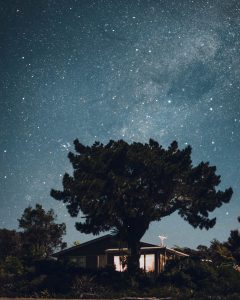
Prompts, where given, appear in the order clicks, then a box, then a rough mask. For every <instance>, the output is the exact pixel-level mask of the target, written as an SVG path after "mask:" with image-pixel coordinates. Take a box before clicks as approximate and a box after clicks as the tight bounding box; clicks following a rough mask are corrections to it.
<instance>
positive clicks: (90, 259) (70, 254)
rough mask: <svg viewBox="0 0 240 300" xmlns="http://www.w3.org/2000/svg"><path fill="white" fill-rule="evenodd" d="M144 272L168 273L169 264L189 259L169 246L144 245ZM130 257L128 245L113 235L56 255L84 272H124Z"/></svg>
mask: <svg viewBox="0 0 240 300" xmlns="http://www.w3.org/2000/svg"><path fill="white" fill-rule="evenodd" d="M140 247H141V248H140V254H141V256H140V261H139V263H140V268H142V269H143V270H145V271H146V272H155V273H156V274H158V273H160V272H162V271H164V268H165V265H166V263H167V261H169V260H179V259H181V258H184V257H188V256H189V255H187V254H185V253H183V252H179V251H176V250H174V249H171V248H167V247H165V246H158V245H153V244H149V243H145V242H140ZM127 254H128V249H127V244H126V243H125V242H121V241H120V240H119V239H117V238H116V237H115V236H113V235H110V234H108V235H105V236H102V237H99V238H96V239H93V240H90V241H88V242H85V243H83V244H80V245H76V246H73V247H71V248H68V249H64V250H62V251H59V252H57V253H55V254H53V257H56V258H57V259H58V260H62V261H71V262H73V263H76V265H77V266H79V267H83V268H91V269H95V268H104V267H106V266H115V268H116V270H117V271H123V270H124V267H123V265H122V261H123V259H124V257H126V256H127Z"/></svg>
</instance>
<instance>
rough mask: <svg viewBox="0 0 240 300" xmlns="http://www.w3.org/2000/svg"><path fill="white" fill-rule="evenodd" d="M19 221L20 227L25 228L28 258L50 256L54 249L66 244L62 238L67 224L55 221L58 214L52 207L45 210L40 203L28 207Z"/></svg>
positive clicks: (24, 239)
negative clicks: (33, 206)
mask: <svg viewBox="0 0 240 300" xmlns="http://www.w3.org/2000/svg"><path fill="white" fill-rule="evenodd" d="M18 221H19V228H21V229H23V233H22V243H23V248H24V251H23V252H24V253H25V255H27V257H28V258H45V257H49V256H50V255H51V254H52V253H53V252H54V250H56V249H59V248H60V249H62V248H64V247H65V246H66V243H64V242H63V240H62V236H63V235H64V234H65V233H66V225H65V224H64V223H62V224H56V223H55V221H56V215H55V214H54V211H53V210H52V209H51V210H49V211H45V210H44V209H43V207H42V206H41V205H39V204H36V206H35V208H32V207H27V208H26V209H25V210H24V212H23V215H22V217H21V219H19V220H18Z"/></svg>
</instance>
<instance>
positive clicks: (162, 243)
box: [158, 235, 167, 247]
mask: <svg viewBox="0 0 240 300" xmlns="http://www.w3.org/2000/svg"><path fill="white" fill-rule="evenodd" d="M158 237H159V238H160V241H161V244H160V246H161V247H164V240H166V239H167V237H166V236H163V235H159V236H158Z"/></svg>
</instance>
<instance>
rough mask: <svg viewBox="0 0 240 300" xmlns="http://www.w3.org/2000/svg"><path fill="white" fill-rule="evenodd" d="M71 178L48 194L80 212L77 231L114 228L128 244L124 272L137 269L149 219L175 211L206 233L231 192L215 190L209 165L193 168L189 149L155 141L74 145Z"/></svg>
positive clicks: (71, 210) (215, 179) (73, 213)
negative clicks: (126, 262)
mask: <svg viewBox="0 0 240 300" xmlns="http://www.w3.org/2000/svg"><path fill="white" fill-rule="evenodd" d="M74 145H75V151H76V154H74V153H72V152H70V153H69V154H68V157H69V159H70V162H71V163H72V166H73V169H74V172H73V175H72V176H71V175H69V174H65V175H64V177H63V191H57V190H51V196H52V197H54V198H55V199H57V200H61V201H63V202H64V203H66V206H67V209H68V212H69V213H70V215H71V216H73V217H76V216H78V214H79V212H80V211H81V212H82V213H83V218H84V219H83V220H84V221H83V222H77V223H76V228H77V229H78V230H79V231H81V232H83V233H93V234H99V233H100V232H102V231H109V230H113V231H114V232H115V233H117V235H118V236H119V237H120V238H121V239H122V240H124V241H126V242H127V243H128V248H129V256H128V270H129V271H130V272H134V271H136V270H137V269H138V267H139V255H140V254H139V253H140V251H139V247H140V239H141V238H142V236H143V235H144V233H145V232H146V230H147V229H148V227H149V224H150V223H151V222H152V221H160V220H161V219H162V218H163V217H166V216H168V215H170V214H172V213H174V212H175V211H178V213H179V215H180V216H181V217H183V218H184V220H186V221H187V222H189V223H190V224H191V225H192V226H193V227H195V228H196V227H200V228H206V229H209V228H211V227H213V226H214V224H215V222H216V219H215V218H213V219H210V218H209V212H212V211H213V210H214V209H215V208H216V207H220V206H221V205H222V204H223V203H227V202H229V200H230V198H231V195H232V189H231V188H229V189H226V190H225V191H220V190H217V189H216V187H217V186H218V185H219V183H220V176H218V175H216V174H215V172H216V167H214V166H210V165H209V163H208V162H206V163H204V162H201V163H200V164H199V165H197V166H193V165H192V161H191V147H190V146H188V147H186V148H185V149H182V150H180V149H179V148H178V144H177V142H176V141H174V142H173V143H172V144H171V145H170V146H169V148H168V149H164V148H162V146H160V145H159V144H158V143H157V142H156V141H154V140H152V139H150V140H149V143H146V144H142V143H135V142H134V143H132V144H128V143H127V142H125V141H123V140H119V141H112V140H110V141H109V143H107V144H106V145H103V144H101V143H99V142H95V143H94V144H93V145H92V146H85V145H83V144H81V143H80V142H79V141H78V140H75V141H74Z"/></svg>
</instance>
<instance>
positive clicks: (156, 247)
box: [105, 246, 189, 257]
mask: <svg viewBox="0 0 240 300" xmlns="http://www.w3.org/2000/svg"><path fill="white" fill-rule="evenodd" d="M127 250H128V249H127V248H121V249H118V248H115V249H106V250H105V252H107V253H118V252H127ZM141 250H143V251H144V250H150V251H151V250H153V251H154V250H160V251H165V250H166V251H167V252H170V253H172V254H175V255H178V256H184V257H189V255H188V254H186V253H183V252H180V251H176V250H174V249H171V248H168V247H162V246H150V247H141Z"/></svg>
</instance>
